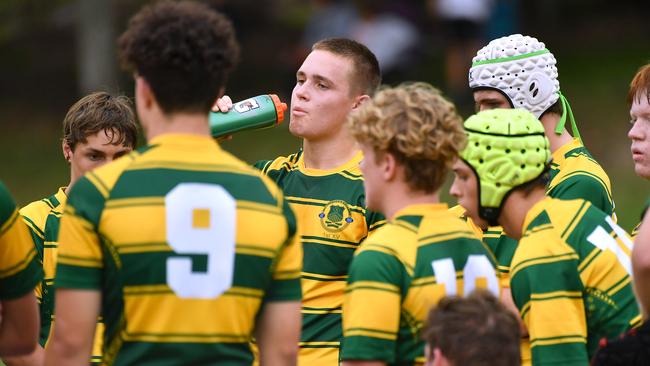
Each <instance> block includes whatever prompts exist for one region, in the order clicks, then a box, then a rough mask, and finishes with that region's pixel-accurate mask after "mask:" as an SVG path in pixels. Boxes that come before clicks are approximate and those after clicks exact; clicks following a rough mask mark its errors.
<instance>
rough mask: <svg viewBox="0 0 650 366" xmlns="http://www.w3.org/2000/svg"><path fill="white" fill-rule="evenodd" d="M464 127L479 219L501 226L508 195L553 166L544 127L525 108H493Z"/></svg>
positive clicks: (475, 116) (467, 158)
mask: <svg viewBox="0 0 650 366" xmlns="http://www.w3.org/2000/svg"><path fill="white" fill-rule="evenodd" d="M464 127H465V132H466V133H467V147H466V148H465V150H463V151H462V152H461V158H462V159H463V160H464V161H465V162H466V163H467V164H468V165H469V166H470V167H471V168H472V169H473V170H474V172H475V173H476V177H477V180H478V185H479V187H478V199H479V216H480V217H481V218H483V219H485V220H487V221H488V223H489V224H490V225H497V218H498V217H499V213H500V210H501V205H502V204H503V201H505V198H506V196H507V195H508V194H510V192H512V190H513V189H514V188H516V187H518V186H521V185H523V184H525V183H528V182H530V181H532V180H534V179H536V178H538V177H539V176H541V175H542V174H544V173H545V172H546V171H547V169H548V167H549V164H548V163H549V161H550V158H551V151H550V149H549V142H548V139H547V138H546V136H545V135H544V126H542V123H541V122H540V121H539V120H538V119H537V117H535V116H534V115H533V114H532V113H530V112H528V111H526V110H524V109H492V110H487V111H483V112H479V113H477V114H475V115H473V116H471V117H470V118H468V119H467V121H465V124H464Z"/></svg>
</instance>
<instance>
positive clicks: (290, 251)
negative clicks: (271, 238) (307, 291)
mask: <svg viewBox="0 0 650 366" xmlns="http://www.w3.org/2000/svg"><path fill="white" fill-rule="evenodd" d="M283 211H284V216H285V217H286V218H287V224H288V237H287V241H286V243H285V245H284V246H283V247H282V249H281V252H280V253H279V255H278V259H277V262H276V265H275V268H274V270H273V279H272V283H271V287H270V289H269V291H268V292H267V294H266V296H265V301H300V300H301V299H302V291H301V288H300V274H301V271H302V245H301V244H300V232H299V231H298V230H297V225H296V218H295V216H294V214H293V211H292V210H291V207H289V204H288V203H287V202H286V201H284V202H283Z"/></svg>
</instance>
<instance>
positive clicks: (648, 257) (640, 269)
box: [632, 245, 650, 279]
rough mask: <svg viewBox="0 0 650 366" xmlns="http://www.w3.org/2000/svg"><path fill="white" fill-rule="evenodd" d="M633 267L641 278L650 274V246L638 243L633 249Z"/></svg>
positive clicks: (636, 274) (636, 275)
mask: <svg viewBox="0 0 650 366" xmlns="http://www.w3.org/2000/svg"><path fill="white" fill-rule="evenodd" d="M632 268H633V270H634V276H635V277H636V278H637V279H639V278H643V277H648V276H650V248H645V247H644V246H642V245H636V246H635V247H634V249H633V250H632Z"/></svg>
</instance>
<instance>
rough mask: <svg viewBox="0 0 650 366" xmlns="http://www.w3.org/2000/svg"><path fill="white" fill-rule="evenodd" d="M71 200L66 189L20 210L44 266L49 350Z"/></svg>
mask: <svg viewBox="0 0 650 366" xmlns="http://www.w3.org/2000/svg"><path fill="white" fill-rule="evenodd" d="M66 199H67V196H66V195H65V187H63V188H59V190H58V191H57V192H56V193H55V194H53V195H51V196H49V197H46V198H43V199H41V200H38V201H34V202H32V203H30V204H28V205H27V206H25V207H23V208H21V209H20V215H21V216H22V218H23V221H24V222H25V223H26V224H27V227H28V228H29V231H30V233H31V235H32V239H33V241H34V244H35V245H36V248H37V249H38V257H39V260H40V262H41V265H42V266H43V274H44V277H43V281H42V282H41V283H40V284H39V285H38V286H37V287H36V298H37V299H38V303H39V308H40V315H41V333H40V337H39V343H40V344H41V346H45V343H46V342H47V339H48V338H49V336H50V325H51V322H52V319H53V318H54V289H53V287H52V285H53V284H54V271H55V270H56V248H57V238H58V235H59V223H60V220H61V213H62V212H63V205H64V204H65V201H66Z"/></svg>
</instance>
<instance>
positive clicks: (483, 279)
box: [342, 204, 499, 365]
mask: <svg viewBox="0 0 650 366" xmlns="http://www.w3.org/2000/svg"><path fill="white" fill-rule="evenodd" d="M477 288H482V289H488V290H490V291H491V292H492V293H493V294H494V295H495V296H499V282H498V279H497V276H496V269H495V262H494V258H493V257H492V255H491V254H490V252H489V251H488V250H487V249H486V248H485V247H484V245H483V243H482V242H481V241H480V240H479V239H478V238H477V237H476V235H475V233H473V232H472V231H471V230H470V229H469V228H468V226H467V225H466V223H465V222H463V221H462V220H460V219H459V218H457V217H455V216H454V215H453V214H451V213H449V212H448V209H447V205H445V204H435V205H432V204H421V205H412V206H408V207H406V208H403V209H402V210H400V211H399V212H398V213H396V214H395V217H394V218H393V219H391V220H390V221H389V222H388V223H387V224H386V225H385V226H382V227H381V228H379V229H378V230H377V231H376V232H374V233H373V234H372V235H370V236H369V237H368V239H367V240H366V241H364V242H363V244H362V245H361V247H360V249H359V252H358V253H357V255H356V257H355V259H354V262H353V263H352V266H351V269H350V279H349V282H348V287H347V289H346V304H345V308H344V323H345V328H346V332H345V342H346V343H345V345H344V347H343V350H342V352H343V358H344V359H348V360H353V359H373V360H380V361H384V362H386V363H388V364H389V365H422V364H423V363H424V342H423V341H422V338H421V335H420V331H421V328H422V325H423V323H424V321H425V320H426V317H427V314H428V311H429V309H430V308H431V307H433V306H435V305H436V304H437V303H438V302H439V301H440V299H442V298H443V297H445V296H447V295H460V296H462V295H464V294H467V293H470V292H471V291H473V290H474V289H477ZM391 299H392V301H391ZM396 300H397V301H398V302H397V303H396V302H395V301H396ZM364 303H365V304H367V305H365V306H364ZM379 305H383V306H384V307H383V308H381V307H379V308H378V307H377V306H379ZM373 307H374V310H373ZM382 309H384V310H382ZM369 355H372V358H371V356H369Z"/></svg>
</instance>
